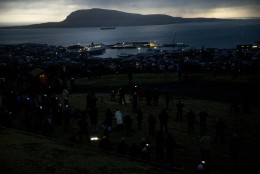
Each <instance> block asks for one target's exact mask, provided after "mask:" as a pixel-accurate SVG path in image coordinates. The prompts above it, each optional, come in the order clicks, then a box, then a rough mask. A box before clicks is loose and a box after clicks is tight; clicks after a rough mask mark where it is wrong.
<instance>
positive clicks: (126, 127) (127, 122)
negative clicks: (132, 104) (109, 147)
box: [124, 114, 133, 136]
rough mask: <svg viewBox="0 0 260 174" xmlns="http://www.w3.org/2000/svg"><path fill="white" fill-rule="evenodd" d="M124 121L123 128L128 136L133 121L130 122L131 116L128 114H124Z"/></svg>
mask: <svg viewBox="0 0 260 174" xmlns="http://www.w3.org/2000/svg"><path fill="white" fill-rule="evenodd" d="M124 123H125V129H126V136H130V133H131V129H132V123H133V122H132V118H131V117H130V115H129V114H126V116H125V119H124Z"/></svg>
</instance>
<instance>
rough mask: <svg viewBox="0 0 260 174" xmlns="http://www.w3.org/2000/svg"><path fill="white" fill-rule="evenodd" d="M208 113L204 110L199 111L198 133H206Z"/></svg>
mask: <svg viewBox="0 0 260 174" xmlns="http://www.w3.org/2000/svg"><path fill="white" fill-rule="evenodd" d="M208 116H209V114H208V113H207V112H205V111H201V112H200V113H199V117H200V134H201V135H204V134H206V133H207V118H208Z"/></svg>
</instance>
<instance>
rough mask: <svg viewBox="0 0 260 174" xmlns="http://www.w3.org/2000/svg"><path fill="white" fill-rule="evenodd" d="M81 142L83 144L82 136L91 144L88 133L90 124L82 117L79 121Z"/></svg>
mask: <svg viewBox="0 0 260 174" xmlns="http://www.w3.org/2000/svg"><path fill="white" fill-rule="evenodd" d="M78 124H79V142H80V143H82V136H84V135H85V136H86V140H87V141H88V142H90V138H89V133H88V122H87V120H86V118H85V117H84V116H83V115H81V118H80V119H79V123H78Z"/></svg>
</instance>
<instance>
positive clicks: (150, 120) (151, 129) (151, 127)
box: [148, 114, 156, 136]
mask: <svg viewBox="0 0 260 174" xmlns="http://www.w3.org/2000/svg"><path fill="white" fill-rule="evenodd" d="M148 127H149V130H148V132H149V136H154V134H155V127H156V118H155V117H154V115H153V114H149V116H148Z"/></svg>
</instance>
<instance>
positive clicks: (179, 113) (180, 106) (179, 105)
mask: <svg viewBox="0 0 260 174" xmlns="http://www.w3.org/2000/svg"><path fill="white" fill-rule="evenodd" d="M183 107H185V105H184V103H183V102H182V101H181V100H179V101H178V103H177V104H176V108H177V113H176V120H180V121H181V120H182V115H183Z"/></svg>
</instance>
